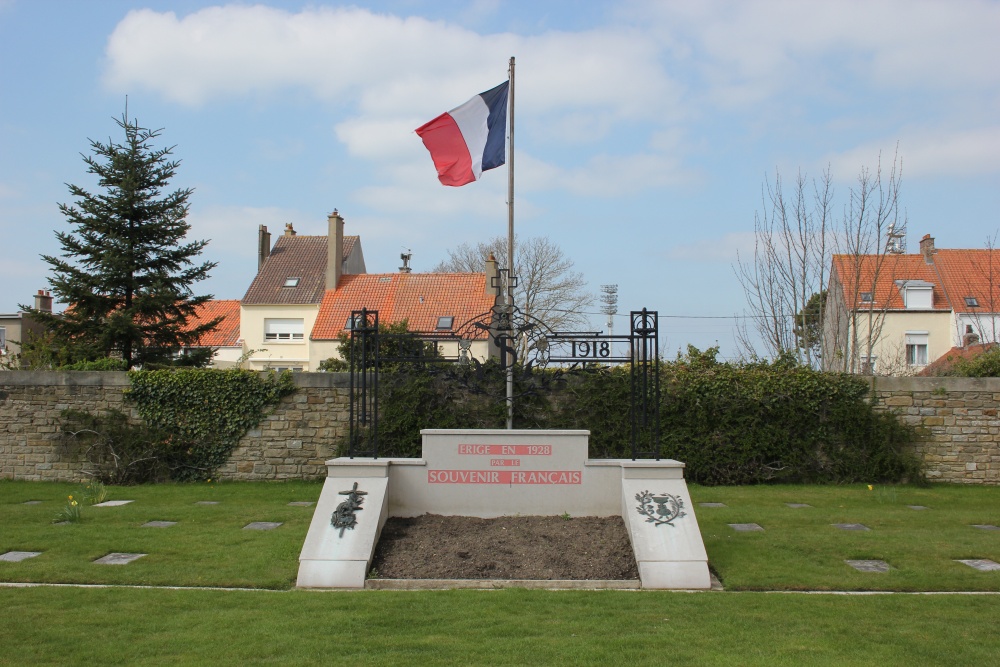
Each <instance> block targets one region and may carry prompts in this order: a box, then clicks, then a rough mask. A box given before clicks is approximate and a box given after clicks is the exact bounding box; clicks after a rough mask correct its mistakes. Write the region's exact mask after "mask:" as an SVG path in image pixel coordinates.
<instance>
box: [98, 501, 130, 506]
mask: <svg viewBox="0 0 1000 667" xmlns="http://www.w3.org/2000/svg"><path fill="white" fill-rule="evenodd" d="M134 502H135V501H134V500H105V501H104V502H103V503H97V504H96V505H94V507H121V506H122V505H128V504H129V503H134Z"/></svg>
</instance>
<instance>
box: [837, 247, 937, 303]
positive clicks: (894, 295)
mask: <svg viewBox="0 0 1000 667" xmlns="http://www.w3.org/2000/svg"><path fill="white" fill-rule="evenodd" d="M936 257H937V256H935V259H936ZM878 259H879V257H877V256H875V255H861V256H860V257H855V256H854V255H834V256H833V272H834V274H835V275H836V277H837V279H839V281H840V284H841V286H842V287H843V290H844V291H843V297H844V302H845V303H846V304H847V307H848V308H868V307H869V306H872V307H874V308H875V309H877V310H881V309H889V310H897V309H903V308H904V304H903V295H902V292H901V291H900V288H899V285H898V284H897V281H903V280H922V281H924V282H928V283H931V284H932V285H933V286H934V287H933V301H932V304H933V309H934V310H950V306H949V304H948V298H947V295H946V294H945V291H944V289H943V288H942V284H941V279H940V278H939V277H938V275H937V272H936V271H935V270H934V266H933V265H931V264H928V263H927V262H925V261H924V256H923V255H885V256H883V257H882V258H881V259H882V262H881V265H879V264H878V262H877V260H878ZM855 260H859V261H858V262H856V261H855ZM876 270H877V274H878V275H876ZM833 278H834V276H833V275H831V276H830V280H831V284H832V283H833ZM855 281H857V289H855ZM864 292H872V299H873V303H872V304H869V303H867V302H862V300H861V294H862V293H864Z"/></svg>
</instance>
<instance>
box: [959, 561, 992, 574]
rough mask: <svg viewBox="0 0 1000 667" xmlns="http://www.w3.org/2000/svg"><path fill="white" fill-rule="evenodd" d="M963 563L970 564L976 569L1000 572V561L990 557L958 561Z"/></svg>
mask: <svg viewBox="0 0 1000 667" xmlns="http://www.w3.org/2000/svg"><path fill="white" fill-rule="evenodd" d="M957 562H959V563H961V564H962V565H968V566H969V567H971V568H972V569H974V570H979V571H980V572H1000V563H996V562H994V561H991V560H989V559H988V558H976V559H971V560H959V561H957Z"/></svg>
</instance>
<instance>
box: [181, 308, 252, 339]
mask: <svg viewBox="0 0 1000 667" xmlns="http://www.w3.org/2000/svg"><path fill="white" fill-rule="evenodd" d="M216 317H221V318H222V321H221V322H219V326H218V327H216V328H215V330H214V331H209V332H208V333H207V334H205V335H204V336H202V337H201V340H200V341H198V345H194V346H192V347H236V346H237V343H238V342H239V338H240V302H239V301H238V300H237V299H216V300H213V301H206V302H205V303H203V304H202V305H200V306H198V309H197V310H196V311H195V315H194V317H192V318H189V319H188V322H187V328H188V330H190V329H193V328H195V327H196V326H198V325H199V324H204V323H206V322H211V321H212V320H214V319H215V318H216Z"/></svg>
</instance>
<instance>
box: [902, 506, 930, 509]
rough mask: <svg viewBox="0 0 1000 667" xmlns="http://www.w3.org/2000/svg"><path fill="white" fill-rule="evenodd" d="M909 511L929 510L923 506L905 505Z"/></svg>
mask: <svg viewBox="0 0 1000 667" xmlns="http://www.w3.org/2000/svg"><path fill="white" fill-rule="evenodd" d="M907 507H909V508H910V509H911V510H929V509H930V507H925V506H923V505H907Z"/></svg>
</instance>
